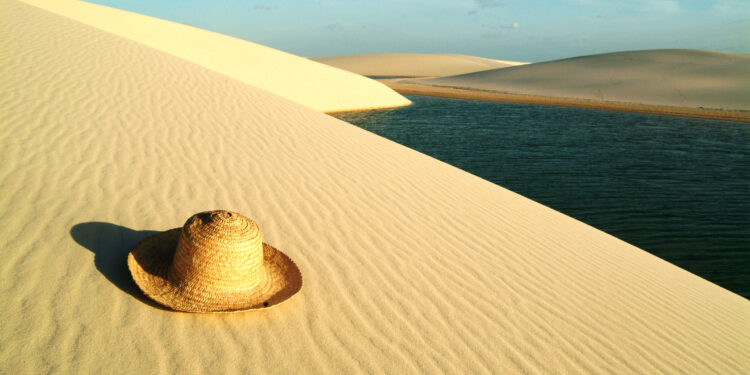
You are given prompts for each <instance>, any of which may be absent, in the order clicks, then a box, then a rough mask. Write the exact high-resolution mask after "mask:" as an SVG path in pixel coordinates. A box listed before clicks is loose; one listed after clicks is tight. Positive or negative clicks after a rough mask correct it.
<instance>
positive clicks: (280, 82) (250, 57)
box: [25, 0, 410, 112]
mask: <svg viewBox="0 0 750 375" xmlns="http://www.w3.org/2000/svg"><path fill="white" fill-rule="evenodd" d="M25 2H26V3H29V4H32V5H36V6H39V7H42V8H44V9H46V10H49V11H52V12H54V13H57V14H60V15H62V16H65V17H68V18H71V19H74V20H76V21H79V22H82V23H84V24H87V25H91V26H94V27H97V28H100V29H103V30H106V31H108V32H110V33H113V34H116V35H119V36H121V37H124V38H127V39H131V40H134V41H136V42H138V43H141V44H145V45H147V46H149V47H153V48H156V49H159V50H161V51H164V52H167V53H169V54H172V55H174V56H177V57H180V58H183V59H186V60H189V61H192V62H193V63H195V64H198V65H202V66H204V67H206V68H209V69H211V70H213V71H216V72H219V73H222V74H224V75H227V76H229V77H232V78H234V79H237V80H239V81H242V82H245V83H248V84H251V85H253V86H255V87H258V88H260V89H263V90H266V91H268V92H271V93H274V94H276V95H279V96H282V97H285V98H287V99H290V100H292V101H295V102H297V103H301V104H304V105H306V106H308V107H311V108H314V109H317V110H319V111H323V112H336V111H346V110H358V109H373V108H387V107H398V106H404V105H408V104H410V102H409V100H407V99H406V98H404V97H403V96H401V95H399V94H397V93H395V92H393V90H391V89H389V88H388V87H386V86H384V85H382V84H380V83H378V82H373V81H372V80H368V79H365V78H363V77H360V76H359V75H356V74H350V73H348V72H343V71H341V70H339V69H331V68H330V67H329V66H326V65H324V64H318V63H315V62H312V61H310V60H308V59H305V58H302V57H298V56H294V55H292V54H288V53H285V52H282V51H279V50H275V49H273V48H269V47H266V46H262V45H259V44H255V43H252V42H248V41H245V40H241V39H237V38H232V37H229V36H226V35H222V34H217V33H213V32H210V31H206V30H202V29H198V28H194V27H191V26H187V25H182V24H178V23H174V22H169V21H164V20H160V19H156V18H152V17H148V16H144V15H140V14H135V13H131V12H126V11H122V10H119V9H114V8H108V7H104V6H100V5H97V4H91V3H86V2H82V1H76V0H25Z"/></svg>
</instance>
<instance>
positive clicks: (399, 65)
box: [312, 53, 526, 77]
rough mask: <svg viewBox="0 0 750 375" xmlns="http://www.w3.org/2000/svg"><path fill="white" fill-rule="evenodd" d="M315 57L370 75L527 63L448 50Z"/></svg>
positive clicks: (440, 74)
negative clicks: (437, 52)
mask: <svg viewBox="0 0 750 375" xmlns="http://www.w3.org/2000/svg"><path fill="white" fill-rule="evenodd" d="M312 60H315V61H318V62H321V63H324V64H328V65H331V66H335V67H337V68H340V69H344V70H348V71H350V72H354V73H357V74H361V75H363V76H370V77H375V76H381V77H443V76H451V75H456V74H466V73H473V72H478V71H482V70H488V69H498V68H505V67H509V66H516V65H522V64H526V63H522V62H516V61H504V60H493V59H485V58H482V57H476V56H467V55H456V54H447V53H439V54H427V53H373V54H361V55H344V56H329V57H315V58H313V59H312Z"/></svg>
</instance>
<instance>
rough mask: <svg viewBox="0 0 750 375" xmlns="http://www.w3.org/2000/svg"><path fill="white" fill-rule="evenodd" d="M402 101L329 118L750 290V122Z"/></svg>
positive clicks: (729, 285) (433, 100)
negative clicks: (406, 103)
mask: <svg viewBox="0 0 750 375" xmlns="http://www.w3.org/2000/svg"><path fill="white" fill-rule="evenodd" d="M408 98H409V99H410V100H411V101H413V102H414V104H413V105H411V106H408V107H402V108H397V109H391V110H379V111H368V112H353V113H339V114H336V117H338V118H341V119H343V120H345V121H348V122H351V123H352V124H355V125H357V126H360V127H362V128H364V129H366V130H369V131H371V132H373V133H376V134H379V135H381V136H384V137H386V138H389V139H391V140H393V141H395V142H398V143H400V144H403V145H405V146H407V147H410V148H412V149H415V150H418V151H420V152H423V153H425V154H427V155H430V156H432V157H435V158H437V159H440V160H442V161H444V162H446V163H449V164H452V165H454V166H456V167H458V168H461V169H463V170H466V171H468V172H470V173H473V174H475V175H478V176H480V177H482V178H484V179H487V180H489V181H492V182H494V183H496V184H498V185H501V186H503V187H505V188H508V189H510V190H513V191H515V192H517V193H519V194H521V195H524V196H526V197H529V198H531V199H533V200H535V201H537V202H540V203H542V204H544V205H547V206H549V207H552V208H554V209H556V210H558V211H561V212H563V213H565V214H567V215H569V216H572V217H574V218H576V219H578V220H580V221H583V222H585V223H587V224H590V225H592V226H594V227H596V228H599V229H601V230H603V231H605V232H607V233H610V234H612V235H614V236H616V237H618V238H621V239H623V240H625V241H627V242H629V243H631V244H633V245H636V246H638V247H640V248H642V249H644V250H646V251H648V252H650V253H652V254H654V255H656V256H658V257H660V258H662V259H665V260H667V261H669V262H671V263H673V264H676V265H677V266H680V267H682V268H684V269H687V270H688V271H690V272H693V273H695V274H697V275H699V276H701V277H703V278H705V279H708V280H710V281H712V282H714V283H716V284H719V285H721V286H723V287H724V288H727V289H729V290H731V291H733V292H735V293H737V294H740V295H742V296H745V297H746V298H747V297H750V271H749V270H750V124H743V123H733V122H726V121H713V120H705V119H691V118H680V117H668V116H658V115H648V114H636V113H625V112H613V111H602V110H590V109H577V108H563V107H549V106H538V105H526V104H514V103H493V102H480V101H467V100H458V99H444V98H433V97H423V96H409V97H408Z"/></svg>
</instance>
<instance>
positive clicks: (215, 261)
mask: <svg viewBox="0 0 750 375" xmlns="http://www.w3.org/2000/svg"><path fill="white" fill-rule="evenodd" d="M264 274H265V272H263V237H262V235H261V232H260V228H258V225H257V224H256V223H255V221H253V220H251V219H249V218H247V217H245V216H242V215H241V214H238V213H236V212H229V211H206V212H201V213H198V214H195V215H193V216H191V217H190V218H189V219H188V220H187V221H186V222H185V225H184V226H183V227H182V231H181V233H180V239H179V241H178V243H177V249H176V251H175V254H174V260H173V262H172V267H171V269H170V272H169V276H170V279H172V281H174V282H176V283H178V284H182V285H184V286H185V287H187V288H190V289H195V290H196V291H198V290H202V289H208V288H210V289H211V290H213V291H214V292H215V293H217V294H221V293H222V291H227V293H229V292H230V291H237V290H238V289H239V290H242V289H252V288H255V287H257V286H258V285H260V284H261V283H262V282H263V280H262V279H263V275H264Z"/></svg>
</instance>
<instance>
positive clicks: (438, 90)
mask: <svg viewBox="0 0 750 375" xmlns="http://www.w3.org/2000/svg"><path fill="white" fill-rule="evenodd" d="M377 81H378V82H381V83H383V84H384V85H386V86H388V87H390V88H391V89H393V90H394V91H396V92H398V93H399V94H402V95H423V96H434V97H440V98H451V99H467V100H481V101H490V102H503V103H521V104H537V105H547V106H557V107H571V108H586V109H603V110H610V111H620V112H632V113H648V114H654V115H666V116H678V117H692V118H705V119H711V120H722V121H734V122H745V123H750V112H740V111H724V110H719V109H701V108H689V107H669V106H660V105H649V104H637V103H622V102H610V101H596V100H590V99H578V98H565V97H550V96H539V95H526V94H511V93H504V92H497V91H481V90H471V89H465V88H459V87H449V86H432V85H423V84H415V83H405V82H400V81H401V79H380V80H377Z"/></svg>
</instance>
